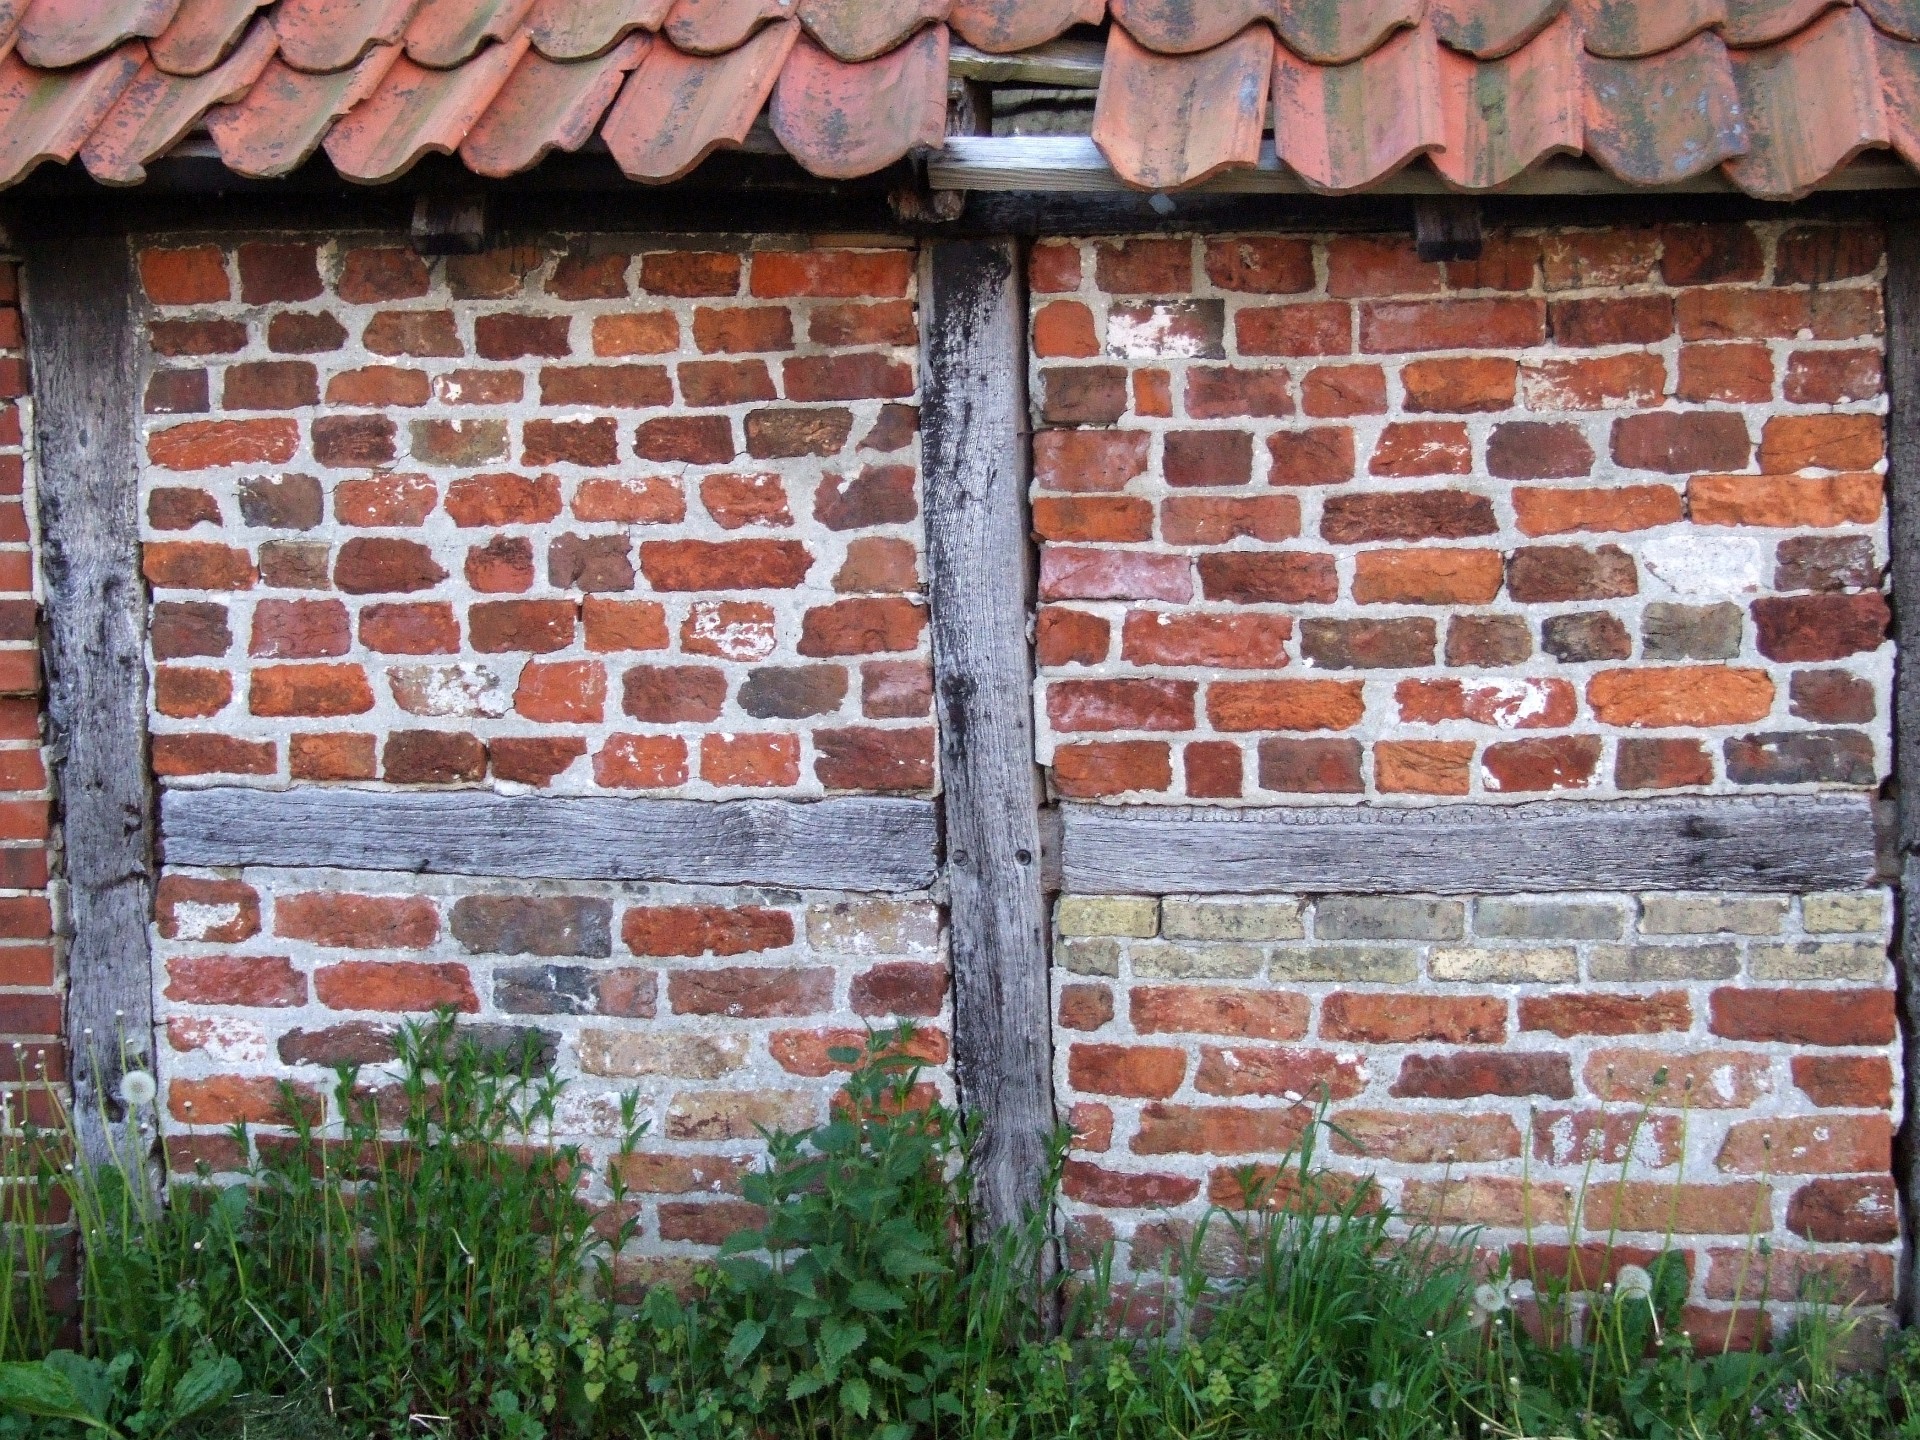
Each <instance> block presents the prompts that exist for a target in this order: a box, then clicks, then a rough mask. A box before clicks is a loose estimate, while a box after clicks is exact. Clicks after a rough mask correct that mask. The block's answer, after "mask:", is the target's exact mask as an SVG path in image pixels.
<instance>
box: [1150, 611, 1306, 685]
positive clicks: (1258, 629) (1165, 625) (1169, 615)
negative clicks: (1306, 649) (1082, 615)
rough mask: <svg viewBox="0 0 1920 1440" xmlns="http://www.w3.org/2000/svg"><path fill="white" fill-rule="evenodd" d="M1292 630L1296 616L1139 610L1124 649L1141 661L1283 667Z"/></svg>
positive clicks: (1236, 667) (1243, 667) (1241, 667)
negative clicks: (1289, 617) (1293, 617)
mask: <svg viewBox="0 0 1920 1440" xmlns="http://www.w3.org/2000/svg"><path fill="white" fill-rule="evenodd" d="M1292 635H1293V621H1292V620H1290V619H1288V618H1287V617H1285V616H1279V615H1219V614H1209V613H1191V612H1189V613H1181V612H1177V611H1172V612H1170V611H1164V610H1135V611H1131V612H1130V613H1129V614H1128V615H1127V618H1126V622H1125V625H1124V627H1123V629H1122V632H1121V641H1120V653H1121V655H1122V656H1123V657H1124V658H1125V659H1126V660H1128V661H1130V662H1132V663H1133V664H1136V665H1200V666H1207V667H1212V668H1219V669H1226V670H1277V669H1279V668H1280V667H1281V666H1283V665H1285V664H1286V663H1287V641H1288V639H1289V638H1291V636H1292Z"/></svg>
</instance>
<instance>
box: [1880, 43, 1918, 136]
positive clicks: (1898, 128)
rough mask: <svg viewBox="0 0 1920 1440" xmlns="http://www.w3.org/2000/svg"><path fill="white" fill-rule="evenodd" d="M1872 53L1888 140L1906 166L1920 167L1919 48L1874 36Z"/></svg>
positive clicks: (1914, 45)
mask: <svg viewBox="0 0 1920 1440" xmlns="http://www.w3.org/2000/svg"><path fill="white" fill-rule="evenodd" d="M1873 53H1874V61H1875V68H1876V69H1877V70H1878V71H1879V72H1880V102H1881V105H1882V107H1883V108H1884V110H1885V113H1886V117H1887V139H1888V140H1889V141H1891V142H1892V144H1893V148H1894V149H1895V150H1897V151H1899V152H1900V156H1901V158H1902V159H1904V160H1905V161H1906V162H1907V163H1908V164H1909V165H1914V166H1920V45H1916V44H1912V43H1910V42H1908V41H1904V40H1894V39H1891V38H1890V37H1888V36H1886V35H1884V34H1882V35H1875V36H1874V37H1873Z"/></svg>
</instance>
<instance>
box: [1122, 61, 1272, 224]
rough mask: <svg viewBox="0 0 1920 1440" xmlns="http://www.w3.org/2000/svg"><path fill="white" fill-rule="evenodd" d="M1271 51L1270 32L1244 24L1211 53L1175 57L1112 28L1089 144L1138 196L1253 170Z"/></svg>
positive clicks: (1264, 106) (1258, 154) (1265, 101)
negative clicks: (1235, 169)
mask: <svg viewBox="0 0 1920 1440" xmlns="http://www.w3.org/2000/svg"><path fill="white" fill-rule="evenodd" d="M1274 49H1275V46H1274V43H1273V32H1272V31H1271V30H1269V29H1267V27H1266V26H1264V25H1249V26H1247V27H1246V28H1245V29H1244V30H1242V31H1241V32H1240V33H1239V34H1238V35H1236V36H1234V37H1233V38H1232V39H1230V40H1227V41H1225V42H1223V43H1222V44H1219V45H1216V46H1214V47H1213V48H1212V49H1211V50H1206V51H1202V52H1201V53H1200V54H1198V55H1194V56H1189V57H1182V58H1178V59H1176V58H1173V57H1170V56H1166V55H1156V54H1155V53H1154V52H1153V51H1151V50H1149V49H1147V48H1146V47H1145V46H1143V45H1141V44H1140V43H1139V42H1138V41H1137V40H1135V39H1134V38H1133V37H1132V35H1130V34H1129V33H1128V32H1127V31H1126V30H1125V29H1123V28H1122V27H1120V26H1118V25H1116V26H1114V27H1113V29H1112V31H1111V32H1109V34H1108V36H1107V61H1106V67H1105V70H1104V71H1103V73H1102V76H1101V84H1100V98H1099V100H1098V101H1097V102H1096V103H1095V107H1094V112H1093V139H1094V143H1095V144H1096V145H1098V146H1099V147H1100V151H1101V153H1102V154H1104V155H1105V156H1106V157H1107V163H1108V164H1109V165H1111V166H1113V168H1114V171H1115V173H1117V174H1118V175H1119V176H1120V178H1121V179H1122V180H1124V181H1126V182H1127V184H1129V185H1136V186H1139V187H1140V188H1141V189H1144V190H1165V189H1169V188H1171V187H1173V186H1177V185H1182V184H1186V183H1190V182H1189V181H1188V180H1187V178H1186V177H1188V176H1197V177H1200V178H1204V177H1206V176H1208V175H1213V174H1217V173H1218V172H1220V171H1222V170H1226V169H1230V168H1232V167H1234V166H1248V165H1252V164H1255V163H1256V162H1257V161H1258V160H1259V159H1260V132H1261V128H1262V126H1263V124H1264V123H1265V119H1266V113H1267V78H1268V73H1269V71H1270V70H1271V69H1272V64H1273V54H1274ZM1275 103H1276V104H1278V99H1277V97H1276V102H1275Z"/></svg>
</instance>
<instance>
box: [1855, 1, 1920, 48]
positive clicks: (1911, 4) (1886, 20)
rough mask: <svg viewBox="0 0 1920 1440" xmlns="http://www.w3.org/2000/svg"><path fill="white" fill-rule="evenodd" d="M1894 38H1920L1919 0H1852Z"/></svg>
mask: <svg viewBox="0 0 1920 1440" xmlns="http://www.w3.org/2000/svg"><path fill="white" fill-rule="evenodd" d="M1854 3H1855V4H1856V5H1858V6H1859V7H1860V8H1861V9H1862V10H1864V11H1866V12H1867V15H1868V17H1869V18H1870V19H1872V21H1873V23H1874V24H1875V25H1877V26H1879V27H1880V28H1881V29H1882V30H1884V31H1886V32H1887V34H1889V35H1891V36H1893V37H1894V38H1895V39H1896V40H1920V0H1854Z"/></svg>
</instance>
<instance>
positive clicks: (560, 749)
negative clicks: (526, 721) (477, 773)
mask: <svg viewBox="0 0 1920 1440" xmlns="http://www.w3.org/2000/svg"><path fill="white" fill-rule="evenodd" d="M586 753H587V742H586V741H585V740H582V739H580V738H579V737H578V736H567V737H554V738H545V739H529V738H526V737H523V736H504V735H503V736H496V737H495V738H494V739H492V740H490V741H488V742H487V758H488V759H489V760H491V761H492V762H493V773H494V776H495V777H496V778H497V779H501V780H511V781H513V782H515V783H516V784H520V785H550V784H552V783H553V778H554V777H555V776H556V775H558V774H559V773H560V772H561V771H563V770H565V769H566V768H567V767H568V766H570V765H572V764H573V762H574V761H576V760H578V759H579V758H580V757H581V756H582V755H584V754H586Z"/></svg>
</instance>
